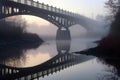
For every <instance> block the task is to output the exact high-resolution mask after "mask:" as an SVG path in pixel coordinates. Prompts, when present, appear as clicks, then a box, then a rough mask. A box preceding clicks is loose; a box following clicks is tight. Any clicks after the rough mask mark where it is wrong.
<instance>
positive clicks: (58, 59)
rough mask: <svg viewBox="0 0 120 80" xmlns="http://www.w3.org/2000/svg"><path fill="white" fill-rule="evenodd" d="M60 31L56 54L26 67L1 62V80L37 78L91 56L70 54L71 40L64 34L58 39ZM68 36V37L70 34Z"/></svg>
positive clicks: (30, 79)
mask: <svg viewBox="0 0 120 80" xmlns="http://www.w3.org/2000/svg"><path fill="white" fill-rule="evenodd" d="M59 32H60V33H59ZM61 33H62V32H61V31H58V33H57V37H56V47H57V51H58V55H56V56H55V57H53V58H52V59H50V60H48V61H46V62H45V63H42V64H40V65H37V66H33V67H27V68H17V67H10V66H6V65H2V64H1V65H0V78H1V79H2V80H8V79H9V80H33V79H38V80H39V78H40V77H44V76H48V75H49V74H53V73H56V72H57V71H61V70H63V69H65V68H68V67H70V66H73V65H76V64H79V63H82V62H84V61H87V60H89V59H92V58H93V57H88V56H86V55H74V54H70V53H69V50H70V44H71V40H68V38H67V39H66V37H65V36H66V35H62V40H61V39H60V38H61V37H59V38H58V36H61ZM63 36H64V37H63ZM68 37H69V38H70V36H68Z"/></svg>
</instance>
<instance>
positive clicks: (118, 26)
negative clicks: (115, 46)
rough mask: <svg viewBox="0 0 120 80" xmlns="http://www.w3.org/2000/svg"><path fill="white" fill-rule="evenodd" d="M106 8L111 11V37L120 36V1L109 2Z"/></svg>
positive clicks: (110, 0) (109, 17)
mask: <svg viewBox="0 0 120 80" xmlns="http://www.w3.org/2000/svg"><path fill="white" fill-rule="evenodd" d="M106 7H107V8H108V9H109V16H108V17H107V19H108V20H110V21H111V29H110V36H114V37H116V36H117V37H119V36H120V0H108V2H107V3H106Z"/></svg>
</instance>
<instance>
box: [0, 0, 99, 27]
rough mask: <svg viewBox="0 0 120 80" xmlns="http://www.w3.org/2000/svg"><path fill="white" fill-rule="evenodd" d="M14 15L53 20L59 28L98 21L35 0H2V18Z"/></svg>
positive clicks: (0, 13)
mask: <svg viewBox="0 0 120 80" xmlns="http://www.w3.org/2000/svg"><path fill="white" fill-rule="evenodd" d="M14 15H34V16H38V17H41V18H43V19H45V20H47V21H49V22H51V23H52V24H54V25H56V26H57V27H58V28H62V27H64V28H68V27H70V26H72V25H75V24H80V25H82V26H84V27H85V28H90V27H92V26H93V24H97V23H98V22H97V21H95V20H92V19H90V18H87V17H85V16H82V15H79V14H76V13H72V12H69V11H66V10H63V9H60V8H56V7H53V6H49V5H48V4H47V5H46V4H44V3H39V2H35V1H33V0H0V19H2V18H6V17H10V16H14ZM91 24H92V25H91Z"/></svg>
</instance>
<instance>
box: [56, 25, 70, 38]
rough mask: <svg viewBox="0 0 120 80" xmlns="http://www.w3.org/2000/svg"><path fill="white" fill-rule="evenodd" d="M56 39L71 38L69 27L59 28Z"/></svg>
mask: <svg viewBox="0 0 120 80" xmlns="http://www.w3.org/2000/svg"><path fill="white" fill-rule="evenodd" d="M56 40H71V35H70V31H69V29H68V28H64V27H62V28H59V29H58V30H57V35H56Z"/></svg>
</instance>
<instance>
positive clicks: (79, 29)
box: [27, 16, 109, 40]
mask: <svg viewBox="0 0 120 80" xmlns="http://www.w3.org/2000/svg"><path fill="white" fill-rule="evenodd" d="M29 17H30V19H31V18H35V19H34V20H33V21H32V23H27V31H28V32H31V33H37V34H38V35H39V36H40V37H41V38H42V39H43V40H55V39H56V31H57V29H58V27H57V26H55V25H54V24H51V23H49V22H48V21H46V20H43V19H41V18H38V17H35V16H29ZM30 19H29V20H28V19H27V20H28V22H31V20H30ZM96 21H98V22H100V23H99V24H95V23H94V24H90V25H91V29H90V30H88V28H86V27H84V26H81V25H78V24H77V25H73V26H71V27H70V28H69V30H70V33H71V37H72V38H80V37H82V38H99V39H101V38H103V37H105V36H106V35H107V34H108V32H109V26H108V24H107V23H106V22H107V21H105V20H104V21H100V20H96ZM90 23H91V22H90ZM86 24H87V23H86Z"/></svg>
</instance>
